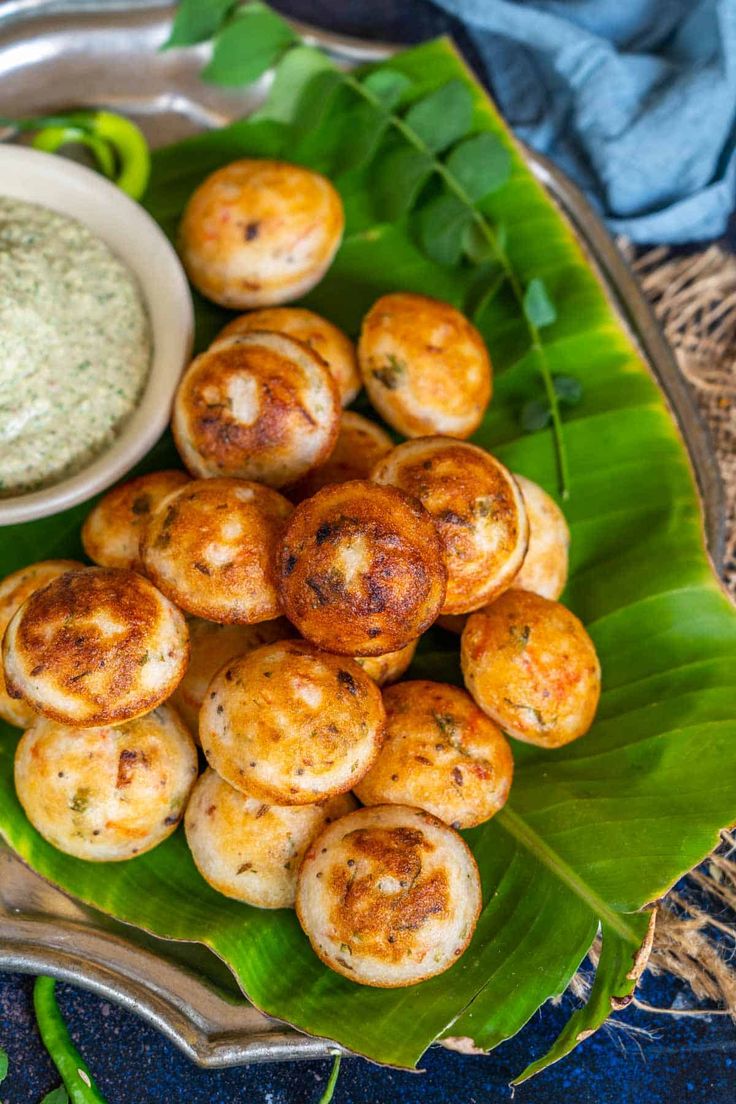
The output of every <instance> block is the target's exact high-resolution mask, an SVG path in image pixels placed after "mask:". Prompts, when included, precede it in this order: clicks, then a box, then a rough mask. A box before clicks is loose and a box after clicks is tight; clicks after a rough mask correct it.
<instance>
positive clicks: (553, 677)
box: [461, 590, 601, 748]
mask: <svg viewBox="0 0 736 1104" xmlns="http://www.w3.org/2000/svg"><path fill="white" fill-rule="evenodd" d="M461 648H462V651H461V660H462V668H463V675H464V676H465V685H466V686H467V688H468V690H469V691H470V693H471V694H472V695H473V697H474V698H475V700H476V702H477V703H478V705H479V706H480V708H481V709H482V710H483V711H484V712H485V713H487V714H488V716H489V717H491V718H492V719H493V720H494V721H496V723H497V724H499V725H500V726H501V728H502V729H504V731H505V732H507V733H508V734H509V735H510V736H515V737H516V738H517V740H523V741H524V742H525V743H528V744H538V745H539V746H540V747H547V748H555V747H561V746H562V745H563V744H568V743H569V742H570V741H571V740H576V739H577V738H578V737H579V736H583V735H584V734H585V733H586V732H587V731H588V729H589V728H590V726H591V724H592V723H593V718H594V716H595V711H596V708H597V706H598V698H599V696H600V688H601V669H600V664H599V662H598V656H597V655H596V651H595V648H594V646H593V641H592V640H591V639H590V637H589V636H588V634H587V632H586V631H585V629H584V628H583V626H582V624H581V623H580V621H578V619H577V617H575V615H574V614H572V613H571V612H570V610H568V609H565V607H564V606H561V605H560V604H559V602H551V601H549V600H548V599H547V598H541V597H540V596H539V595H538V594H531V593H529V592H528V591H526V590H507V591H506V593H505V594H502V595H501V597H500V598H499V599H498V600H497V601H495V602H494V603H493V605H492V606H488V607H487V608H486V609H484V610H480V612H478V613H474V614H472V615H471V616H470V617H469V618H468V623H467V625H466V626H465V629H464V631H463V636H462V645H461Z"/></svg>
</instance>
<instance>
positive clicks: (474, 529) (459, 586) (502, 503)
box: [371, 437, 529, 614]
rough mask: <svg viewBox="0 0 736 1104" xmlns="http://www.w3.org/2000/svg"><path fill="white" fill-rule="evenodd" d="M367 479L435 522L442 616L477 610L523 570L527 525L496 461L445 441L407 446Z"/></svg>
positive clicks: (433, 439)
mask: <svg viewBox="0 0 736 1104" xmlns="http://www.w3.org/2000/svg"><path fill="white" fill-rule="evenodd" d="M371 478H372V479H373V480H375V481H376V482H377V483H382V484H390V485H392V486H394V487H399V488H400V489H401V490H402V491H405V492H406V493H407V494H410V495H413V496H414V497H415V498H418V499H419V501H420V502H421V503H422V505H423V506H424V507H425V509H427V510H428V511H429V513H430V514H431V515H432V517H433V518H434V519H435V522H436V524H437V528H438V530H439V533H440V536H441V538H442V542H443V545H444V552H445V561H446V563H447V595H446V598H445V602H444V605H443V606H442V613H443V614H451V613H467V612H468V611H469V610H475V609H479V608H480V607H481V606H483V605H485V604H486V603H487V602H490V601H491V600H492V599H493V598H495V597H496V596H497V595H499V594H501V593H502V591H504V590H505V589H506V588H507V587H509V586H510V585H511V583H512V581H513V579H514V576H515V575H516V574H517V572H518V571H519V568H520V567H521V565H522V563H523V560H524V556H525V554H526V548H527V542H528V539H529V525H528V522H527V517H526V510H525V509H524V503H523V500H522V497H521V492H520V490H519V487H518V486H517V484H516V482H515V480H514V477H513V476H512V475H511V473H510V472H509V471H507V469H506V468H505V467H504V466H503V464H501V463H500V462H499V461H498V460H496V459H495V457H493V456H491V455H490V454H489V453H487V452H485V451H484V450H483V449H480V448H477V447H476V446H475V445H468V444H465V443H464V442H460V441H453V440H451V439H450V438H447V437H423V438H421V439H419V440H415V441H405V442H404V444H402V445H398V446H397V447H396V448H395V449H393V450H392V451H391V452H390V453H389V454H388V455H387V456H385V457H384V458H383V459H382V460H379V462H378V463H377V464H376V466H375V468H374V469H373V473H372V476H371Z"/></svg>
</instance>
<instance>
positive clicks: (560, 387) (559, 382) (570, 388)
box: [552, 376, 583, 406]
mask: <svg viewBox="0 0 736 1104" xmlns="http://www.w3.org/2000/svg"><path fill="white" fill-rule="evenodd" d="M552 384H553V386H554V389H555V394H556V395H557V398H558V399H559V400H560V402H561V403H565V405H566V406H576V405H577V404H578V403H579V402H580V400H581V399H582V397H583V385H582V383H581V382H580V380H579V379H576V378H575V376H553V377H552Z"/></svg>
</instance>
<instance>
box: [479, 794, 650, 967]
mask: <svg viewBox="0 0 736 1104" xmlns="http://www.w3.org/2000/svg"><path fill="white" fill-rule="evenodd" d="M494 822H495V823H496V824H499V825H500V826H501V828H503V829H504V831H505V832H507V833H508V835H510V836H513V837H514V839H515V840H516V841H517V843H520V844H521V845H522V846H523V847H525V848H526V849H527V851H529V852H530V853H531V854H532V855H533V856H534V857H535V858H536V859H537V860H538V861H539V862H541V863H542V864H543V865H544V866H546V867H547V868H548V869H549V870H551V871H552V873H553V874H555V875H556V876H557V877H558V878H559V880H560V881H561V882H563V883H564V885H566V886H567V887H568V889H571V890H572V891H573V893H575V894H576V896H578V897H579V898H580V899H581V900H582V901H583V902H584V903H585V904H586V905H587V906H588V908H589V909H590V910H591V912H592V913H594V915H596V916H597V917H598V919H599V920H600V921H601V922H602V923H604V924H607V925H608V926H609V928H611V929H612V930H613V931H615V932H616V934H617V935H619V936H620V937H621V939H624V940H626V942H628V943H629V944H631V946H632V947H634V948H638V947H639V944H640V939H639V936H638V935H637V933H636V932H635V931H634V930H633V929H632V928H631V927H629V925H628V924H627V923H626V920H625V918H624V916H623V915H622V914H621V913H620V912H616V911H615V909H612V908H611V906H610V905H609V904H608V902H607V901H604V899H603V898H602V897H601V896H599V894H598V893H596V891H595V890H594V889H592V888H591V887H590V886H589V885H587V884H586V883H585V882H584V881H583V879H582V878H581V877H580V875H579V874H577V873H576V872H575V871H574V870H573V868H572V867H571V866H570V865H569V863H567V862H565V860H564V859H563V858H562V857H561V856H560V855H558V854H557V852H556V851H554V850H553V849H552V848H551V847H550V846H549V844H547V843H545V841H544V840H543V839H542V838H541V836H539V835H538V834H537V833H536V832H535V831H534V829H533V828H531V827H530V826H529V825H528V824H527V823H526V821H525V820H524V819H523V818H522V817H520V816H519V815H518V813H515V812H514V810H513V809H511V808H510V807H509V806H508V805H506V806H505V808H503V809H502V810H501V812H500V813H498V814H497V815H496V817H495V818H494Z"/></svg>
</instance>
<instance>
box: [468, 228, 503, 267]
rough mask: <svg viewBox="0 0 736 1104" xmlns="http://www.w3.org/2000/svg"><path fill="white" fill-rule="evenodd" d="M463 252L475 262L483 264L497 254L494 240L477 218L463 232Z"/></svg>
mask: <svg viewBox="0 0 736 1104" xmlns="http://www.w3.org/2000/svg"><path fill="white" fill-rule="evenodd" d="M463 252H464V253H465V256H466V257H467V258H468V260H470V261H472V262H473V264H483V263H484V262H485V261H491V260H493V258H494V257H495V256H496V250H495V248H494V245H493V241H492V240H491V239H489V237H488V235H487V234H484V233H483V229H482V227H480V226H479V225H478V223H477V221H476V220H475V219H473V221H472V222H469V223H468V225H467V226H466V227H465V230H464V232H463Z"/></svg>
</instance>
